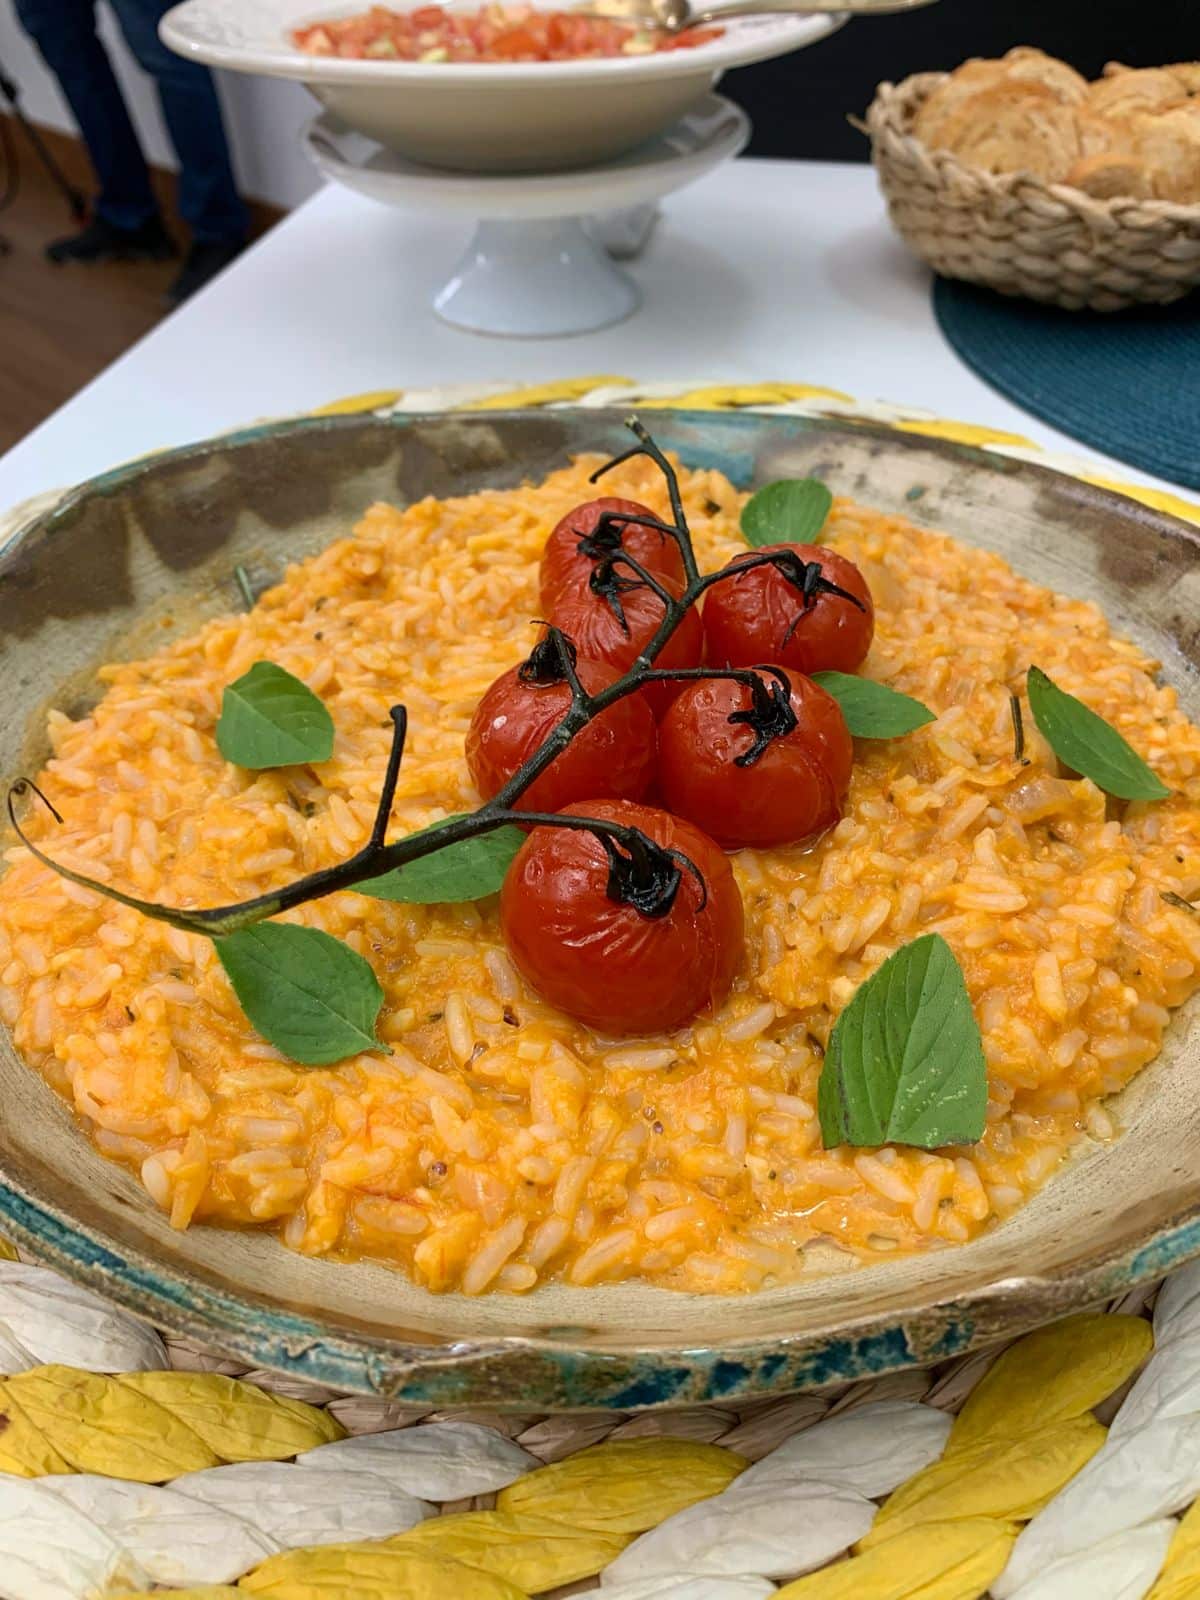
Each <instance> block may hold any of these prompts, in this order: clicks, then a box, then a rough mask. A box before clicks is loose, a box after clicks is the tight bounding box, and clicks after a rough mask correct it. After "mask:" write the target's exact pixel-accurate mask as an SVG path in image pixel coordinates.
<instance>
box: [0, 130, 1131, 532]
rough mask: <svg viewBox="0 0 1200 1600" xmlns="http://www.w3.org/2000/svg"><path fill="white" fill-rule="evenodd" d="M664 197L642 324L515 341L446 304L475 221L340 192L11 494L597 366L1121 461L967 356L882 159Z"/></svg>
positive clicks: (69, 426) (49, 439)
mask: <svg viewBox="0 0 1200 1600" xmlns="http://www.w3.org/2000/svg"><path fill="white" fill-rule="evenodd" d="M663 212H664V214H663V216H662V218H661V219H660V222H659V225H658V228H657V230H656V232H655V234H654V236H653V237H652V239H651V241H650V244H649V246H648V248H647V249H646V251H645V253H644V254H643V256H642V257H641V259H640V260H638V261H636V262H634V263H632V265H631V267H630V270H631V272H632V274H633V276H634V277H635V278H636V279H637V281H638V283H639V284H640V285H641V288H642V291H643V295H644V304H643V306H642V308H641V310H640V311H638V312H637V313H636V314H635V315H634V316H633V317H632V318H630V320H629V321H627V322H625V323H624V324H622V325H620V326H618V327H615V328H607V329H604V330H603V331H601V332H599V333H594V334H586V335H582V336H577V337H574V338H559V339H536V340H519V341H514V340H502V339H488V338H481V337H479V336H477V335H474V334H469V333H463V332H461V331H459V330H457V329H454V328H450V327H447V326H446V325H445V324H443V323H441V322H440V321H439V320H438V319H437V318H436V317H435V316H434V315H433V313H432V311H431V310H430V309H429V301H430V296H431V295H432V293H433V292H434V290H435V289H436V288H437V287H438V286H439V285H440V283H441V282H442V281H443V280H444V278H445V277H446V276H447V274H448V272H449V270H450V268H451V267H452V265H453V264H454V261H455V259H456V258H457V256H458V254H459V253H460V252H461V250H462V249H463V246H464V244H465V242H466V238H467V236H468V233H469V229H466V228H464V226H463V224H462V223H461V221H459V220H457V219H455V220H442V219H439V218H437V217H435V216H430V217H427V218H426V217H414V216H410V215H405V214H402V213H399V212H394V211H390V210H387V209H384V208H383V207H381V206H377V205H375V204H373V203H372V202H371V201H368V200H365V199H361V198H359V197H358V196H356V195H353V194H350V193H348V192H343V191H341V190H338V189H333V188H328V189H325V190H324V191H322V192H321V193H320V194H318V195H317V196H316V197H315V198H314V199H312V200H310V201H309V202H308V203H307V204H306V205H303V206H302V207H301V208H300V209H299V210H298V211H296V212H294V213H293V214H292V215H291V216H290V217H289V218H288V219H287V220H286V221H285V222H283V223H282V224H281V225H280V226H278V227H276V228H275V229H273V230H272V232H271V233H270V234H268V235H267V237H266V238H265V239H263V240H261V241H260V242H259V243H258V244H257V245H256V246H255V247H254V248H253V249H252V250H250V251H249V252H248V253H247V254H246V255H245V256H244V257H243V258H242V259H241V260H240V261H239V262H238V263H237V265H236V266H234V267H233V268H232V269H231V270H230V271H228V272H227V273H226V274H224V276H222V277H221V278H220V279H219V280H218V281H216V282H215V283H213V284H212V285H211V286H210V287H209V288H208V289H207V290H205V291H204V292H203V293H202V294H200V295H198V296H197V297H196V298H195V299H194V300H193V301H192V302H191V303H189V304H188V305H186V306H185V307H184V308H183V309H182V310H180V311H178V312H176V313H175V314H174V315H173V316H171V317H170V318H168V319H167V321H166V322H164V323H163V324H162V325H161V326H160V327H158V328H157V329H156V330H155V331H154V332H153V333H151V334H150V335H149V336H148V337H147V338H145V339H144V340H142V342H141V343H140V344H138V345H136V346H135V347H134V348H133V349H132V350H130V351H129V352H128V353H127V354H126V355H125V356H123V357H122V358H121V359H120V360H119V361H117V362H115V363H114V365H113V366H111V367H110V368H108V370H107V371H106V372H104V373H102V374H101V376H100V377H99V378H97V379H96V380H95V381H94V382H93V383H92V384H90V385H89V386H88V387H87V388H86V389H84V390H82V391H81V392H80V393H79V394H78V395H77V396H76V397H75V398H74V399H73V400H71V401H70V402H69V403H68V404H67V405H65V406H63V408H62V409H61V410H60V411H58V412H57V413H56V414H55V415H54V416H53V417H51V418H50V419H49V420H48V421H47V422H45V423H44V424H43V425H42V426H41V427H40V428H38V429H37V430H36V431H35V432H34V433H32V434H30V435H29V436H28V437H27V438H26V439H24V440H23V441H22V442H21V443H20V444H18V445H17V446H16V447H15V448H14V449H13V450H11V451H10V452H9V453H8V454H7V455H6V456H4V457H3V458H2V459H0V507H3V506H11V505H13V504H15V503H16V502H17V501H19V500H23V499H25V498H26V497H27V496H30V495H33V494H36V493H40V492H42V491H43V490H47V489H51V488H56V487H59V486H62V485H65V484H67V483H68V482H78V481H79V480H80V479H83V478H86V477H89V476H91V475H92V474H94V473H96V472H99V471H102V470H103V469H105V468H107V467H110V466H114V465H116V464H118V463H120V462H122V461H125V460H128V459H129V458H130V457H132V456H136V455H140V454H142V453H144V452H145V451H147V450H151V449H154V448H156V447H160V446H164V445H173V444H182V443H186V442H187V441H189V440H194V439H199V438H202V437H204V436H205V435H207V434H211V433H215V432H219V431H221V430H223V429H226V428H230V427H234V426H236V425H238V424H239V423H244V422H251V421H254V420H256V419H259V418H262V417H266V416H277V415H282V414H287V413H290V412H296V411H302V410H305V409H307V408H309V407H312V406H317V405H320V404H322V403H324V402H326V401H328V400H331V399H334V398H336V397H338V396H341V395H347V394H353V393H357V392H361V391H366V390H377V389H395V388H402V387H403V388H427V387H431V386H434V385H438V384H446V383H461V382H468V381H479V380H497V379H498V380H505V381H512V382H513V383H514V384H523V383H532V382H538V381H542V380H546V379H550V378H564V377H570V376H574V375H580V374H589V373H613V374H620V375H625V376H628V377H631V378H636V379H651V378H667V379H675V378H679V379H682V380H684V381H687V382H689V383H690V382H697V383H703V382H709V383H711V382H749V381H755V380H757V381H762V380H765V379H779V380H788V381H794V382H803V383H815V384H823V385H828V386H830V387H832V388H837V389H843V390H846V391H848V392H849V393H850V394H852V395H854V396H855V397H856V398H858V399H862V400H868V399H882V400H892V401H903V402H905V403H910V404H913V405H916V406H920V407H924V408H927V409H929V410H931V411H933V412H936V413H937V414H938V415H939V416H942V417H951V418H956V419H959V420H963V421H970V422H979V423H985V424H988V425H990V426H992V427H997V428H1003V429H1007V430H1009V431H1012V432H1016V433H1021V434H1025V435H1026V436H1027V437H1029V438H1031V439H1033V440H1035V441H1036V442H1037V443H1039V444H1041V445H1044V446H1046V447H1047V448H1050V449H1053V450H1058V451H1064V452H1066V453H1069V454H1071V455H1074V456H1076V457H1083V458H1085V459H1086V458H1090V459H1092V460H1097V461H1104V458H1103V457H1101V456H1098V455H1096V454H1095V452H1092V451H1088V450H1087V449H1086V448H1085V447H1084V446H1083V445H1080V444H1077V443H1075V441H1073V440H1069V439H1067V438H1066V437H1065V436H1064V435H1062V434H1059V433H1057V432H1055V430H1053V429H1051V428H1048V427H1046V426H1044V425H1043V424H1041V423H1039V422H1037V421H1036V420H1035V419H1034V418H1032V417H1030V416H1029V415H1028V414H1027V413H1025V412H1023V411H1021V410H1019V409H1018V408H1017V407H1016V406H1014V405H1012V404H1011V403H1010V402H1009V401H1007V400H1005V399H1004V398H1003V397H1002V396H1001V395H999V394H997V393H996V392H995V391H993V390H992V389H990V388H988V386H987V385H986V384H985V383H983V382H982V381H981V380H980V379H979V378H976V377H975V376H974V375H973V374H972V373H971V372H970V371H968V369H967V368H966V367H965V366H963V365H962V363H961V362H960V361H959V359H958V357H957V356H956V355H954V353H953V352H952V351H951V349H950V348H949V346H948V345H947V344H946V342H945V340H944V339H943V337H942V335H941V333H940V332H939V331H938V328H937V325H936V323H935V321H934V318H933V312H932V309H931V306H930V295H929V274H928V272H927V271H926V270H925V269H924V268H923V267H922V266H921V265H920V264H919V263H918V262H916V261H915V260H914V259H913V258H912V257H911V256H910V255H909V254H908V253H907V251H906V250H905V248H904V247H903V245H902V244H901V243H900V241H899V239H898V238H897V237H896V235H895V234H894V233H893V232H892V230H891V228H890V226H889V224H888V221H887V218H886V215H885V213H884V207H883V202H882V200H881V199H880V197H879V193H878V190H877V188H876V184H875V178H874V174H873V172H872V171H871V169H870V168H869V167H865V166H852V165H841V164H835V163H825V162H822V163H817V162H780V161H745V160H744V161H737V162H734V163H732V164H731V165H729V166H727V167H725V168H723V169H721V170H719V171H717V172H714V173H712V174H710V175H709V176H708V177H706V178H704V179H703V180H701V181H700V182H699V183H696V184H695V185H694V186H693V187H692V188H690V189H686V190H684V191H682V192H681V193H678V194H676V195H673V196H672V197H671V198H670V199H668V200H667V201H666V202H665V203H664V208H663ZM1106 465H1107V466H1108V467H1109V468H1110V469H1111V468H1112V465H1113V464H1112V463H1111V462H1106ZM1119 475H1120V476H1122V477H1124V478H1127V479H1136V480H1140V481H1143V482H1147V483H1153V482H1155V480H1154V479H1152V478H1148V477H1147V476H1146V475H1145V474H1141V473H1137V472H1135V471H1133V470H1132V469H1131V468H1127V467H1121V468H1120V471H1119Z"/></svg>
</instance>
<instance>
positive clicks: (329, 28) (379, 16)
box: [292, 5, 724, 62]
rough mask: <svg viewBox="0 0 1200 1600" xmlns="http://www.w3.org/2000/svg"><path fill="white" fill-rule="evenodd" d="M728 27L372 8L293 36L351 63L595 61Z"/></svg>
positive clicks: (699, 38) (514, 11)
mask: <svg viewBox="0 0 1200 1600" xmlns="http://www.w3.org/2000/svg"><path fill="white" fill-rule="evenodd" d="M723 32H724V30H723V29H722V28H688V29H686V30H685V31H684V32H683V33H677V34H668V33H657V32H655V33H649V32H642V31H639V30H638V29H637V28H632V27H629V26H628V25H627V24H625V23H622V22H610V21H609V20H607V19H606V18H603V17H582V16H577V15H575V14H574V13H573V12H570V11H537V10H535V9H534V7H533V6H523V5H522V6H502V5H491V6H480V7H479V9H478V10H477V11H446V10H445V9H444V8H443V7H442V6H418V7H417V9H416V10H415V11H393V10H391V9H390V8H389V7H387V6H372V7H371V9H370V10H369V11H364V12H361V13H360V14H359V15H358V16H353V17H341V18H338V19H336V20H334V21H330V22H318V23H315V24H313V25H312V26H311V27H307V28H297V29H296V30H295V31H294V33H293V35H292V37H293V39H294V40H295V43H296V44H297V45H298V46H299V48H300V49H301V50H305V51H307V52H308V54H309V55H313V56H339V57H341V58H342V59H343V60H350V61H360V60H366V61H430V62H434V61H476V62H484V61H489V62H505V61H582V60H586V59H588V58H589V57H595V56H638V55H655V54H658V53H661V52H662V51H665V50H687V49H690V48H692V47H693V46H695V45H698V44H707V43H708V42H709V41H710V40H711V39H716V38H719V37H720V35H721V34H722V33H723Z"/></svg>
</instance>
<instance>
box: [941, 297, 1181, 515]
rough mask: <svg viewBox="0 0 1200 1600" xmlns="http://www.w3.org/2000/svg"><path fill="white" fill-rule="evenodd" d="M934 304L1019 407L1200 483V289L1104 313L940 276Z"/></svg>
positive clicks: (965, 352)
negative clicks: (1169, 300) (1169, 301)
mask: <svg viewBox="0 0 1200 1600" xmlns="http://www.w3.org/2000/svg"><path fill="white" fill-rule="evenodd" d="M933 309H934V313H935V315H936V316H937V319H938V322H939V324H940V325H941V329H942V332H943V333H944V334H945V335H946V338H947V339H948V340H949V342H950V344H951V346H952V347H953V348H954V350H955V351H956V352H957V353H958V354H959V355H960V356H961V357H962V359H963V360H964V361H965V362H966V364H967V365H968V366H969V367H970V368H971V369H972V370H973V371H974V372H977V373H978V374H979V376H980V377H981V378H983V379H985V380H986V382H988V383H990V384H991V385H992V387H993V388H994V389H999V391H1000V392H1001V394H1004V395H1007V396H1008V398H1009V399H1010V400H1015V401H1016V403H1017V405H1019V406H1023V407H1024V409H1025V410H1026V411H1030V412H1032V413H1033V415H1034V416H1036V417H1040V418H1041V419H1042V421H1043V422H1048V423H1050V424H1051V425H1052V426H1053V427H1055V428H1058V429H1059V431H1060V432H1062V433H1066V434H1070V436H1071V437H1072V438H1073V439H1080V440H1082V442H1083V443H1084V444H1088V445H1091V446H1092V448H1093V449H1094V450H1102V451H1103V452H1104V453H1105V455H1109V456H1113V457H1115V458H1116V460H1118V461H1125V462H1128V463H1129V465H1130V466H1134V467H1140V468H1141V469H1142V470H1143V471H1144V472H1152V473H1154V474H1155V475H1156V476H1157V477H1160V478H1166V479H1167V480H1168V482H1170V483H1178V484H1182V485H1183V486H1184V487H1185V488H1188V489H1200V295H1192V296H1191V297H1190V298H1189V299H1186V300H1181V301H1177V302H1176V303H1175V304H1174V305H1170V306H1144V307H1137V308H1135V309H1133V310H1130V311H1122V312H1119V313H1116V314H1113V313H1107V314H1101V313H1099V312H1088V311H1060V310H1059V309H1058V308H1057V307H1055V306H1041V305H1035V304H1034V303H1033V302H1032V301H1029V300H1011V299H1008V298H1006V297H1005V296H1003V295H999V294H996V293H994V292H993V291H992V290H990V289H979V288H976V287H975V286H974V285H973V284H968V283H956V282H952V281H951V280H949V279H947V278H939V279H937V281H936V282H935V284H934V288H933Z"/></svg>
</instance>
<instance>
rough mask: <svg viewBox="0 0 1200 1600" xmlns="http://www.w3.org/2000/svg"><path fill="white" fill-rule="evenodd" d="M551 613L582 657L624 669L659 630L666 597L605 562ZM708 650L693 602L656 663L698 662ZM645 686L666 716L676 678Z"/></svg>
mask: <svg viewBox="0 0 1200 1600" xmlns="http://www.w3.org/2000/svg"><path fill="white" fill-rule="evenodd" d="M661 581H662V582H663V587H664V588H665V589H667V591H668V592H669V593H671V594H679V593H681V592H682V588H683V586H682V584H679V583H668V582H666V581H665V580H661ZM547 616H548V620H549V621H551V622H553V623H554V624H555V625H556V626H557V627H559V628H561V629H562V631H563V632H564V633H565V634H567V635H568V637H570V638H571V639H574V641H575V643H576V645H577V646H578V649H579V654H580V657H581V659H583V658H586V659H587V660H590V661H605V662H607V663H608V665H609V666H610V667H615V668H616V669H617V671H618V672H624V671H625V670H626V669H627V668H628V667H631V666H632V665H633V663H634V662H635V661H636V660H637V657H638V655H639V654H640V652H641V651H642V650H644V649H645V647H646V645H647V644H649V642H650V640H651V639H652V638H653V637H654V635H655V633H656V632H657V631H658V627H659V624H660V623H661V622H662V619H663V603H662V601H661V600H660V599H659V597H658V596H657V595H656V594H655V592H654V590H653V589H651V588H650V587H649V586H648V585H646V584H644V583H638V582H637V581H636V580H635V579H630V578H628V577H626V576H625V575H624V574H623V573H622V571H621V569H620V567H619V566H615V565H614V566H613V567H612V568H611V569H610V568H608V567H607V566H606V564H605V563H604V562H601V563H600V564H599V565H598V566H597V568H596V570H595V572H594V573H593V574H592V576H591V578H589V579H588V581H587V583H584V584H581V585H580V586H579V587H578V588H575V589H570V590H567V591H564V593H563V594H562V595H561V596H560V597H559V599H558V600H557V601H556V602H555V604H554V605H553V606H551V607H550V608H549V610H548V613H547ZM703 652H704V625H703V623H702V622H701V620H700V613H699V611H698V610H697V609H696V607H695V606H691V607H689V609H688V610H687V611H686V612H685V613H684V616H683V619H682V621H681V622H680V624H679V626H678V627H677V628H676V629H675V632H674V633H673V634H672V635H671V637H670V639H668V640H667V643H666V645H665V646H664V648H663V650H662V652H661V654H660V655H659V657H658V660H657V661H656V662H655V666H656V667H697V666H699V665H700V660H701V657H702V655H703ZM642 692H643V693H644V694H645V696H646V698H647V700H648V701H649V702H650V705H651V707H652V708H653V710H654V712H655V714H656V715H657V716H660V717H661V716H662V714H663V712H664V711H665V710H666V708H667V707H668V706H669V705H670V703H671V701H672V700H673V699H674V698H675V696H676V695H677V694H678V693H679V688H678V685H676V684H673V683H650V684H647V685H646V688H645V689H644V690H643V691H642Z"/></svg>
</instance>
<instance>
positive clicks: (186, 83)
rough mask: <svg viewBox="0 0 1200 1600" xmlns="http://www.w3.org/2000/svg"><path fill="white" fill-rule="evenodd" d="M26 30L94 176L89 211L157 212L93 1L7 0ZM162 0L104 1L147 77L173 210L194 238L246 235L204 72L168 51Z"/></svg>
mask: <svg viewBox="0 0 1200 1600" xmlns="http://www.w3.org/2000/svg"><path fill="white" fill-rule="evenodd" d="M15 3H16V9H17V15H18V16H19V17H20V19H21V24H22V26H23V27H24V29H25V31H26V33H28V34H29V36H30V37H31V38H32V39H33V40H34V42H35V43H36V45H37V47H38V49H39V50H40V51H41V53H42V56H43V58H44V59H45V62H46V65H47V66H48V67H49V68H50V70H51V71H52V72H53V73H54V75H55V77H57V79H58V81H59V85H60V87H61V88H62V92H63V94H64V95H65V96H66V99H67V103H68V104H69V105H70V107H71V112H72V114H73V116H74V118H75V121H76V122H77V123H78V125H79V131H80V133H82V135H83V138H84V142H85V144H86V145H87V148H88V154H89V155H90V156H91V159H92V166H93V167H94V168H95V170H96V177H97V179H98V181H99V184H100V194H99V198H98V200H97V203H96V214H97V216H99V217H101V218H103V220H104V221H105V222H108V223H111V224H112V226H113V227H115V228H129V229H133V228H139V227H141V226H142V225H143V224H144V223H146V222H149V221H150V220H151V218H152V217H154V216H156V215H157V214H158V204H157V202H156V200H155V198H154V192H153V190H152V189H151V187H150V175H149V173H148V171H147V169H146V158H145V156H144V155H143V154H142V147H141V145H140V144H139V143H138V136H137V134H136V132H135V131H134V127H133V123H132V122H131V121H130V117H129V112H128V110H127V108H126V105H125V101H124V99H123V98H122V96H121V90H120V88H119V87H118V84H117V80H116V78H115V77H114V75H113V70H112V64H111V62H110V61H109V59H108V52H107V51H106V50H105V48H104V45H103V44H102V43H101V41H100V39H99V37H98V36H97V33H96V6H95V0H15ZM170 3H171V0H111V4H112V8H113V10H114V11H115V12H116V14H117V20H118V21H119V22H120V24H121V31H122V33H123V34H124V35H125V38H126V40H127V42H128V44H129V48H130V49H131V50H132V52H133V54H134V56H135V57H136V58H137V60H138V62H139V64H140V65H141V66H142V67H143V68H144V69H145V71H146V72H148V73H149V74H150V75H151V77H152V78H153V79H154V81H155V84H156V85H157V87H158V96H159V99H160V101H161V102H162V109H163V117H164V119H165V121H166V124H167V129H168V131H169V133H170V135H171V143H172V144H173V145H174V146H175V154H176V155H177V156H178V158H179V168H180V172H179V210H180V213H181V215H182V216H183V219H184V221H185V222H186V223H187V224H188V226H189V227H190V228H191V230H192V235H193V237H194V238H195V239H197V240H198V241H201V242H205V243H207V242H220V243H226V242H229V243H233V242H235V241H240V240H242V239H244V238H245V236H246V231H247V227H248V224H249V218H248V217H247V215H246V208H245V206H243V204H242V202H241V200H240V199H239V198H238V193H237V187H236V185H235V183H234V178H233V170H232V168H231V166H230V162H229V147H228V145H227V144H226V142H225V128H224V125H223V123H222V121H221V107H220V104H219V102H218V100H217V93H216V89H215V87H214V85H213V80H212V75H211V73H210V72H209V71H208V70H207V68H205V67H200V66H197V65H196V64H195V63H194V62H191V61H184V60H183V58H182V57H180V56H177V55H175V54H174V52H173V51H171V50H168V49H167V47H166V45H165V44H163V43H162V41H161V40H160V39H159V37H158V21H159V18H160V17H161V16H162V15H163V13H164V12H165V11H166V10H167V9H168V7H169V5H170Z"/></svg>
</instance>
